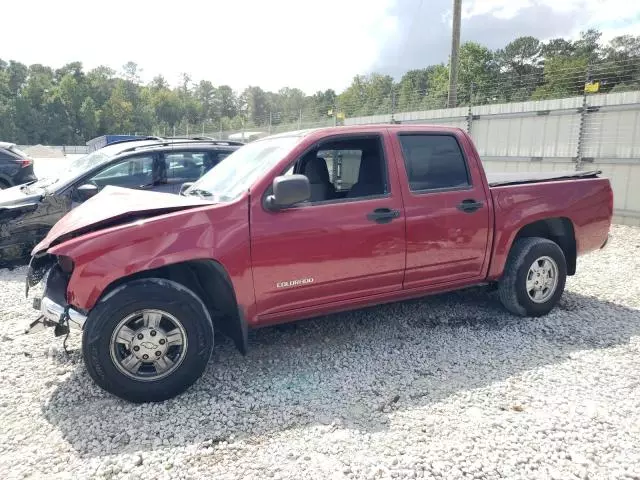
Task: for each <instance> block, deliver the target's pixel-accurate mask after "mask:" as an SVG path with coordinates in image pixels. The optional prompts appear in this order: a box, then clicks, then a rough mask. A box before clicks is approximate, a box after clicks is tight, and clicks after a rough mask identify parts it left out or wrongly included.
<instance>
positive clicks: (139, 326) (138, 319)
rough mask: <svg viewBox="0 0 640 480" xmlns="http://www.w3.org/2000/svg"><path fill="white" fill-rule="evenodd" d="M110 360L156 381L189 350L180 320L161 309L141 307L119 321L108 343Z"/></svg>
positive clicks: (125, 370)
mask: <svg viewBox="0 0 640 480" xmlns="http://www.w3.org/2000/svg"><path fill="white" fill-rule="evenodd" d="M109 351H110V353H111V360H112V361H113V363H114V365H115V366H116V367H117V368H118V370H120V371H121V372H122V373H124V374H125V375H127V376H128V377H131V378H133V379H135V380H140V381H154V380H159V379H161V378H164V377H166V376H168V375H170V374H171V373H172V372H174V371H175V370H176V369H177V368H178V367H179V366H180V364H181V363H182V361H183V360H184V357H185V353H186V352H187V334H186V332H185V329H184V327H183V326H182V323H181V322H180V320H178V319H177V318H176V317H174V316H173V315H171V314H170V313H167V312H164V311H162V310H150V309H145V310H140V311H137V312H134V313H132V314H131V315H128V316H127V317H125V318H124V319H122V320H121V321H120V323H118V325H117V326H116V328H115V329H114V331H113V335H111V342H110V345H109Z"/></svg>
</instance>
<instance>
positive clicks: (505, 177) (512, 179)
mask: <svg viewBox="0 0 640 480" xmlns="http://www.w3.org/2000/svg"><path fill="white" fill-rule="evenodd" d="M601 173H602V171H600V170H589V171H584V172H576V171H559V172H506V173H499V172H498V173H490V172H487V173H486V175H487V182H488V183H489V186H490V187H499V186H502V185H517V184H524V183H540V182H550V181H552V180H566V179H568V178H595V177H597V176H598V175H600V174H601Z"/></svg>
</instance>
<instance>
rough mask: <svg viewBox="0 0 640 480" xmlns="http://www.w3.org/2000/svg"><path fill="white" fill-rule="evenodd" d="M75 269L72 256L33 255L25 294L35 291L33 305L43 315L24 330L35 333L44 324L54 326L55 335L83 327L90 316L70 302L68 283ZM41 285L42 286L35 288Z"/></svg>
mask: <svg viewBox="0 0 640 480" xmlns="http://www.w3.org/2000/svg"><path fill="white" fill-rule="evenodd" d="M72 271H73V262H72V260H71V259H70V258H68V257H64V256H56V255H50V254H45V255H41V256H34V257H32V258H31V262H30V263H29V269H28V270H27V279H26V289H25V296H26V297H27V298H29V291H30V290H36V291H35V292H34V295H33V308H34V309H36V310H37V311H38V312H39V313H40V316H39V317H38V318H37V319H36V320H35V321H33V322H31V324H30V325H29V328H28V329H27V330H26V332H25V333H34V332H36V331H39V330H42V329H43V328H44V327H53V328H54V334H55V336H56V337H59V336H61V335H67V334H68V333H69V331H70V330H78V331H82V329H83V327H84V322H85V321H86V319H87V316H86V314H85V313H84V312H81V311H79V310H76V309H75V308H73V307H72V306H71V305H69V304H68V303H67V285H68V284H69V278H70V277H71V272H72ZM34 287H39V288H34Z"/></svg>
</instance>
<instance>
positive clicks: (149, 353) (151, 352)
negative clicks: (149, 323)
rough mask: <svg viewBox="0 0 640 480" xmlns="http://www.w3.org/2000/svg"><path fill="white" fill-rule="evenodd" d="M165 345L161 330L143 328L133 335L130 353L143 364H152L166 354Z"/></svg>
mask: <svg viewBox="0 0 640 480" xmlns="http://www.w3.org/2000/svg"><path fill="white" fill-rule="evenodd" d="M167 343H168V342H167V337H166V335H165V334H164V332H163V331H162V330H160V329H158V328H150V327H143V328H140V329H138V330H136V332H135V334H134V335H133V340H132V341H131V352H132V353H133V354H134V355H135V356H136V357H137V358H138V359H139V360H142V361H143V362H153V361H154V360H157V359H158V358H160V357H162V356H163V355H164V354H165V353H166V351H167Z"/></svg>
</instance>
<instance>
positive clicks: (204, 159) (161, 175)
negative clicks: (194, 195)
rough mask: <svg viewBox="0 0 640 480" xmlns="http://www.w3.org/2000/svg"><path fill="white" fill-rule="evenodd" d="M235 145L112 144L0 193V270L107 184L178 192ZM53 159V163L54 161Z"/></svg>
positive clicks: (154, 139)
mask: <svg viewBox="0 0 640 480" xmlns="http://www.w3.org/2000/svg"><path fill="white" fill-rule="evenodd" d="M242 145H243V144H242V143H239V142H227V141H217V140H193V139H187V138H185V139H178V138H172V139H162V138H157V137H149V138H147V139H143V140H138V139H136V140H128V141H121V142H117V143H112V144H110V145H107V146H106V147H102V148H100V149H98V150H95V151H93V152H91V153H89V154H88V155H85V156H84V157H81V158H78V159H77V160H74V161H72V162H71V163H70V164H67V165H66V167H64V166H62V167H61V168H60V171H59V172H56V174H54V175H51V176H49V177H44V178H40V179H39V180H38V181H36V182H32V183H30V184H28V185H21V186H15V187H13V188H7V189H5V190H3V191H0V267H3V266H9V265H11V264H14V263H21V262H22V261H23V260H24V259H26V258H28V256H29V253H30V251H31V249H32V248H33V247H34V246H35V245H36V244H37V243H38V242H40V240H42V239H43V238H44V237H45V236H46V234H47V232H49V230H50V229H51V227H53V225H54V224H55V223H56V222H57V221H58V220H60V219H61V218H62V217H63V216H64V215H66V214H67V213H68V212H69V211H71V210H72V209H73V208H75V207H76V206H78V205H80V204H81V203H83V202H84V201H85V200H88V199H89V198H91V197H92V196H94V195H95V194H96V193H98V192H99V191H100V190H102V189H103V188H104V187H106V186H108V185H112V186H117V187H124V188H132V189H140V190H151V191H155V192H166V193H173V194H176V195H177V194H179V193H180V188H181V186H182V184H183V183H191V182H194V181H196V180H197V179H199V178H200V177H201V176H202V175H204V174H205V173H206V172H208V171H209V170H210V169H211V168H213V167H214V166H215V165H217V164H218V162H220V161H221V160H222V159H223V158H224V157H226V156H228V155H230V154H231V153H232V152H234V151H235V150H237V149H238V148H240V147H241V146H242ZM53 161H55V160H53Z"/></svg>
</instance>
